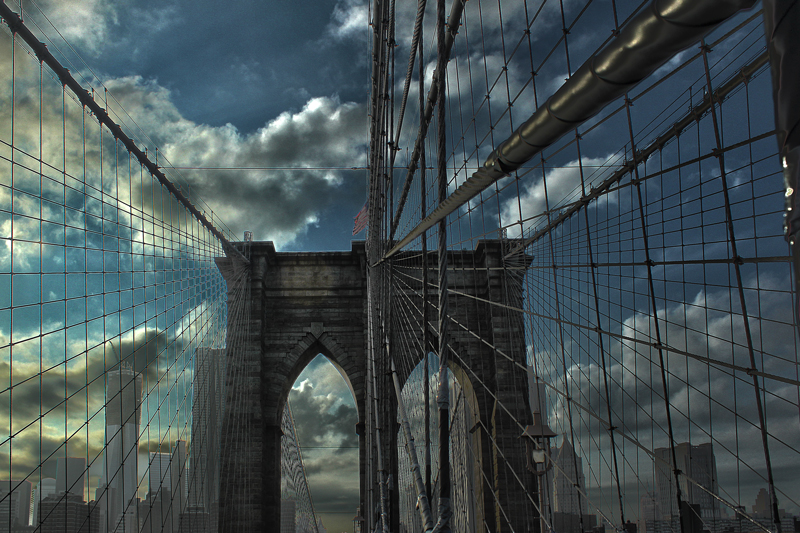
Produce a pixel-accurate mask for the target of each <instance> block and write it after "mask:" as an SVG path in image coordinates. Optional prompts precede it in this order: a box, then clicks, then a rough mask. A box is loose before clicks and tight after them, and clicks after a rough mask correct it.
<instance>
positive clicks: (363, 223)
mask: <svg viewBox="0 0 800 533" xmlns="http://www.w3.org/2000/svg"><path fill="white" fill-rule="evenodd" d="M368 221H369V202H367V203H365V204H364V207H362V208H361V211H359V212H358V214H357V215H356V216H355V220H354V224H353V235H358V234H359V233H361V232H362V231H364V228H366V227H367V222H368Z"/></svg>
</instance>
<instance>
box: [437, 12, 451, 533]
mask: <svg viewBox="0 0 800 533" xmlns="http://www.w3.org/2000/svg"><path fill="white" fill-rule="evenodd" d="M444 25H445V17H444V0H437V2H436V48H437V60H436V63H437V65H436V72H437V74H438V76H437V77H438V80H439V84H438V86H437V94H436V128H437V139H436V140H437V143H436V165H437V182H438V189H439V191H438V192H439V204H441V203H442V202H443V201H444V200H445V199H446V198H447V154H446V138H445V135H446V128H445V113H444V95H445V86H446V84H447V71H446V69H447V58H446V57H445V53H446V49H445V42H444V39H445V32H444ZM438 253H439V392H438V395H437V398H436V403H437V405H438V407H439V513H438V514H439V520H438V522H437V524H436V529H435V530H434V531H436V532H442V533H449V532H450V515H451V509H450V387H449V384H448V381H447V362H448V359H449V354H448V351H447V325H448V324H447V217H444V218H442V219H441V220H439V249H438Z"/></svg>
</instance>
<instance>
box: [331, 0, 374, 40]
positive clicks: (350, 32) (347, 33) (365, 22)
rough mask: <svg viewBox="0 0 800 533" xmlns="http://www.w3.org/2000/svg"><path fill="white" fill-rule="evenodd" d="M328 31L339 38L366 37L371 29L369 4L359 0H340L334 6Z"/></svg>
mask: <svg viewBox="0 0 800 533" xmlns="http://www.w3.org/2000/svg"><path fill="white" fill-rule="evenodd" d="M328 31H329V32H330V34H331V35H332V36H333V37H334V38H337V39H345V38H350V37H365V36H366V35H367V34H368V32H369V31H370V27H369V7H368V4H367V3H366V2H360V1H359V0H339V2H337V4H336V6H335V7H334V8H333V13H332V14H331V23H330V24H329V26H328Z"/></svg>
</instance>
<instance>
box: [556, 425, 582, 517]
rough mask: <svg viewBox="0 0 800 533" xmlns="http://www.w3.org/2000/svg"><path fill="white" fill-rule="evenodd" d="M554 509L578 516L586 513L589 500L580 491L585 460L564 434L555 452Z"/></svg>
mask: <svg viewBox="0 0 800 533" xmlns="http://www.w3.org/2000/svg"><path fill="white" fill-rule="evenodd" d="M553 462H554V463H555V468H553V470H554V472H553V511H554V512H559V513H567V514H571V515H575V516H577V517H580V516H583V515H585V514H586V511H587V509H588V505H587V501H586V498H585V497H584V496H582V495H581V494H580V493H579V492H578V489H577V487H576V486H575V485H576V484H577V485H578V487H581V488H583V487H584V486H585V485H584V477H583V461H582V460H581V458H580V457H578V454H576V453H575V449H574V448H573V447H572V444H570V442H569V439H568V438H567V436H566V435H564V439H563V442H562V443H561V447H560V448H558V450H557V451H555V452H554V453H553Z"/></svg>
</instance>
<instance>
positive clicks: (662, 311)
mask: <svg viewBox="0 0 800 533" xmlns="http://www.w3.org/2000/svg"><path fill="white" fill-rule="evenodd" d="M712 3H713V2H710V3H708V5H710V4H712ZM653 4H657V3H653ZM697 5H698V6H699V5H700V3H698V4H697ZM416 7H418V9H413V8H416ZM445 7H446V9H447V13H448V17H449V18H448V19H447V28H446V33H445V37H446V39H445V45H446V46H445V47H444V48H438V50H437V37H436V12H437V5H436V3H434V2H428V3H427V4H426V3H425V2H420V3H419V4H418V6H412V5H409V4H402V5H401V4H400V3H398V4H397V5H395V4H394V3H392V2H376V3H375V6H374V11H373V12H372V22H373V26H374V29H375V36H376V39H375V41H374V44H373V50H372V52H373V78H372V79H373V100H372V104H373V107H372V144H371V150H372V151H371V157H372V181H371V191H370V202H371V203H370V208H371V217H372V218H371V219H370V236H369V241H368V245H369V253H370V257H371V263H372V265H373V266H372V270H371V273H372V275H373V276H374V277H376V278H378V279H377V280H376V281H375V282H374V284H373V285H372V286H371V289H372V291H373V294H374V295H375V302H376V303H375V308H376V309H375V311H374V313H375V315H378V317H379V318H375V319H374V320H373V321H372V322H371V327H372V328H373V332H374V333H373V334H374V335H375V336H376V339H377V340H375V341H374V342H375V348H374V351H373V355H372V356H373V357H374V358H375V364H376V366H377V368H378V369H377V370H376V376H377V378H376V392H375V394H376V395H377V396H378V397H379V398H380V399H381V401H382V402H386V404H387V407H383V408H382V407H381V406H380V402H379V405H378V406H377V407H375V409H376V410H377V413H378V419H377V421H376V422H375V423H374V424H375V425H376V427H379V426H386V427H389V426H388V425H390V424H393V423H394V421H395V415H393V414H392V413H393V408H392V407H391V405H392V404H393V403H395V402H397V401H400V400H402V401H403V402H404V403H405V404H406V405H405V409H406V410H407V411H408V413H409V415H408V419H409V421H410V423H411V425H412V426H413V434H414V438H415V446H416V448H417V455H418V457H419V462H420V465H419V467H420V471H421V472H423V477H425V474H424V472H425V467H426V465H425V460H424V459H423V457H424V456H425V453H426V451H425V447H426V438H425V437H426V435H428V436H429V437H430V448H431V455H432V456H433V457H434V458H433V459H432V460H431V464H432V472H433V473H432V476H431V478H432V480H433V481H432V483H433V485H434V486H433V487H432V488H431V493H430V494H429V495H428V498H429V500H430V505H431V508H432V509H433V515H434V516H433V519H434V521H436V520H437V519H438V517H437V504H436V499H437V498H438V496H437V494H438V492H437V490H438V488H437V487H436V485H437V484H439V485H440V484H441V480H440V479H438V477H437V472H438V471H439V466H438V459H437V457H438V451H437V450H438V446H439V443H438V440H439V432H440V431H441V430H440V429H437V416H438V415H437V403H436V394H437V388H438V386H437V385H436V381H435V379H434V378H433V377H431V378H430V380H429V381H427V383H429V384H430V387H431V389H430V392H429V394H428V395H427V396H426V395H425V390H426V379H425V378H424V377H422V376H420V375H419V374H420V372H422V370H421V369H422V368H424V366H425V363H423V362H421V361H422V360H423V358H424V356H425V355H424V354H426V353H428V352H434V353H436V352H437V351H438V350H437V346H438V343H439V342H440V341H439V339H438V336H439V335H440V334H441V331H442V329H441V326H439V325H438V324H437V322H438V321H441V320H444V321H446V322H447V324H448V325H449V327H448V330H447V331H448V333H447V335H448V338H447V339H446V346H447V348H446V350H447V351H448V352H449V358H450V362H449V363H448V365H449V368H450V370H452V371H453V372H454V373H455V376H456V377H455V378H454V379H455V383H457V384H458V385H457V386H454V388H453V391H451V395H450V407H449V409H450V412H449V415H450V417H451V422H450V433H451V443H450V449H451V452H450V461H451V465H450V468H451V488H450V490H451V493H450V494H451V496H450V497H451V498H452V499H453V502H455V501H456V499H457V498H460V497H461V496H459V494H460V493H463V491H464V489H463V488H460V487H464V486H465V485H464V484H463V480H464V479H469V480H470V484H468V485H466V487H467V492H468V493H469V494H470V504H469V505H462V504H458V505H456V504H455V503H452V505H451V509H452V511H453V512H454V516H453V518H452V520H451V521H450V527H451V528H452V530H454V531H456V530H458V531H462V530H468V531H500V530H504V531H505V530H514V531H547V530H554V531H559V532H562V531H569V532H573V531H574V532H576V533H578V532H582V531H590V530H592V529H593V528H596V527H598V528H611V529H615V530H623V529H625V530H626V531H637V530H638V531H640V532H642V533H644V532H647V533H656V532H657V533H664V532H667V531H675V532H677V531H680V532H681V533H686V532H689V531H701V530H707V531H711V532H722V531H739V530H741V531H773V532H775V531H790V530H792V529H793V528H794V525H793V522H792V518H791V516H792V515H793V514H797V513H798V511H800V505H798V502H800V493H798V486H797V483H796V479H797V476H798V474H800V470H799V469H800V448H798V445H797V442H800V441H799V440H798V437H800V434H798V431H799V430H798V424H797V410H798V404H800V401H799V397H798V384H799V383H798V376H799V375H800V367H798V358H797V341H798V339H797V331H798V330H797V317H796V315H795V312H794V310H793V304H792V301H793V291H794V290H795V287H794V286H793V281H792V270H791V269H792V263H791V257H790V253H789V251H788V247H787V244H786V241H785V240H784V236H783V228H782V223H783V221H782V215H783V208H784V193H785V194H786V196H788V195H789V194H790V193H791V190H789V191H785V190H784V184H783V176H782V169H781V164H780V159H779V157H778V150H777V144H776V141H775V136H774V128H775V126H774V123H773V107H772V87H771V83H770V75H769V68H770V67H769V64H768V61H767V54H766V51H765V50H766V46H765V38H764V28H763V20H762V13H761V11H760V10H759V7H760V6H759V5H757V6H756V7H754V8H752V9H744V10H742V11H740V12H738V13H737V14H735V15H734V16H732V17H731V18H729V19H728V20H726V21H724V22H723V23H722V24H720V25H719V26H717V27H715V28H714V29H713V30H712V31H710V32H709V33H707V34H706V35H705V36H703V37H702V38H701V37H698V38H697V42H696V43H695V44H693V45H692V46H690V47H689V48H687V49H685V50H684V51H682V52H680V53H678V54H677V55H675V56H674V57H673V58H671V59H670V60H669V61H668V62H667V63H665V64H664V65H662V66H658V68H654V71H653V73H652V74H651V75H649V76H648V77H646V78H645V79H644V81H643V82H642V83H640V84H638V85H637V86H636V87H633V88H631V89H630V90H629V91H628V92H627V93H626V94H624V95H622V96H621V97H619V98H616V99H612V100H611V101H610V102H608V103H607V104H604V105H601V106H600V108H599V113H598V114H597V115H596V116H594V117H593V118H590V119H588V120H586V121H585V122H580V123H575V124H574V125H573V126H572V130H571V131H570V132H568V133H567V134H566V135H563V136H557V137H555V138H553V139H552V140H551V143H550V144H549V145H548V146H545V147H544V148H543V149H541V150H540V151H538V152H536V153H535V154H534V155H533V156H532V157H530V158H529V159H528V160H526V161H525V162H523V163H522V164H521V166H520V168H519V169H518V170H514V171H512V172H510V175H508V176H507V177H503V178H501V179H495V180H491V181H485V182H483V183H484V186H483V187H482V188H478V189H471V190H472V191H473V192H474V193H475V194H474V196H473V197H471V199H469V200H463V197H459V196H458V195H459V194H460V192H461V191H462V190H467V189H465V188H469V187H474V185H470V182H469V180H470V179H472V177H473V176H474V175H477V174H475V172H476V170H480V169H481V168H483V167H482V166H483V165H484V161H487V158H488V160H489V161H490V162H491V161H493V159H492V157H494V156H493V155H492V156H490V154H492V151H493V150H496V149H497V148H498V146H500V145H501V144H502V143H504V142H505V141H506V140H507V139H512V140H513V139H514V137H513V136H512V133H513V132H514V131H515V129H516V128H518V127H519V126H520V125H521V124H522V123H523V122H524V121H525V120H527V119H528V118H529V117H531V116H532V115H533V114H534V113H535V112H537V110H540V109H541V107H542V106H543V105H545V102H546V101H547V99H548V98H549V97H551V96H552V95H553V94H554V93H555V92H556V91H557V90H558V88H559V87H561V86H562V85H563V84H564V83H565V80H567V79H569V78H570V77H571V76H572V75H573V74H575V73H576V72H577V71H578V70H579V69H580V68H581V65H584V64H585V63H586V64H590V63H591V58H592V57H594V56H595V55H596V54H598V53H599V51H601V50H603V49H604V48H606V47H609V46H613V45H614V42H615V39H616V38H617V36H618V35H620V32H623V31H624V29H625V27H626V25H629V24H631V23H632V22H635V20H636V18H637V17H638V16H643V14H645V13H647V12H648V10H651V9H655V7H653V5H651V2H638V1H616V2H592V1H588V2H558V1H556V2H551V1H545V2H530V1H521V2H500V1H495V2H483V1H481V2H466V3H462V2H459V1H458V0H454V1H453V2H447V3H446V4H445ZM744 7H747V6H744ZM415 20H416V21H417V25H416V26H415ZM420 20H421V24H420V23H419V21H420ZM642 32H643V33H642V37H641V38H642V39H643V40H645V41H646V40H647V38H648V36H647V34H646V29H643V30H642ZM383 43H388V44H387V45H386V46H384V44H383ZM437 53H438V54H442V53H444V54H445V57H446V59H449V62H448V63H447V70H446V74H445V75H444V76H443V75H442V74H441V73H440V72H439V70H434V69H436V68H437V67H436V64H437ZM439 57H441V56H439ZM407 58H410V59H408V61H409V62H408V69H407V74H406V76H405V77H403V76H402V73H403V72H404V71H406V69H404V68H402V67H405V66H406V61H407ZM439 65H441V62H440V63H439ZM443 79H446V83H445V85H446V98H445V100H444V110H445V115H444V117H445V119H444V123H441V117H442V115H437V112H438V107H437V106H439V105H440V104H439V103H438V102H437V100H436V90H435V89H436V85H437V83H441V82H442V80H443ZM577 91H578V90H577V89H576V92H577ZM573 96H574V99H573V100H569V102H570V105H573V106H576V107H580V106H584V105H585V106H587V107H588V106H590V105H593V104H594V102H587V100H586V98H587V97H585V96H582V95H580V94H576V95H573ZM582 98H583V99H582ZM598 105H599V104H598ZM550 111H551V112H552V113H553V114H558V113H559V112H563V110H562V109H561V108H559V109H551V110H550ZM547 124H548V123H545V122H541V123H539V124H538V126H537V127H538V128H540V129H539V130H536V129H535V128H534V129H531V130H530V131H534V132H536V131H541V129H542V128H546V127H548V126H547ZM442 130H443V131H444V136H442V135H441V132H442ZM526 135H530V136H531V137H533V136H534V134H533V133H530V132H528V133H526ZM510 136H512V137H510ZM509 142H511V141H509ZM442 144H443V146H442ZM522 144H524V143H522ZM525 149H526V150H527V148H525ZM519 150H520V152H521V151H522V150H523V148H519ZM442 154H444V155H443V156H442ZM509 157H510V156H509ZM520 157H521V156H520ZM487 165H489V163H487ZM501 166H502V165H501ZM494 168H495V169H496V168H497V165H495V167H494ZM441 173H443V174H444V176H445V181H446V194H445V196H444V197H442V196H440V195H438V194H437V189H438V187H439V185H438V184H437V179H439V178H437V174H439V175H441ZM459 187H462V189H459ZM457 189H458V191H459V192H456V191H457ZM444 198H447V202H445V203H443V204H441V205H440V203H441V202H442V200H443V199H444ZM457 198H460V199H461V200H457ZM443 206H445V207H446V211H445V212H446V213H448V214H447V215H446V216H445V218H444V219H443V220H444V221H445V225H444V226H441V225H437V223H436V222H434V223H432V224H431V223H427V224H426V223H425V222H424V221H425V220H426V217H428V216H429V215H431V213H433V214H434V215H436V213H437V212H438V211H437V209H439V210H442V209H445V207H443ZM420 228H423V230H420ZM443 232H444V234H443ZM408 235H410V236H411V237H410V240H408V239H406V236H408ZM442 239H443V240H444V242H445V243H446V245H445V247H444V248H442V247H441V246H439V247H437V242H441V240H442ZM406 241H408V242H406ZM398 242H399V243H400V244H399V245H398V244H397V243H398ZM492 246H494V247H495V248H496V249H497V250H498V251H497V252H496V253H495V252H492V253H491V254H490V253H489V251H488V250H489V249H490V248H491V247H492ZM443 250H446V252H444V251H443ZM482 250H484V251H485V253H484V251H482ZM442 253H446V254H447V256H448V257H449V266H448V271H449V284H446V283H444V284H443V281H442V272H441V271H440V270H439V268H440V265H441V262H440V261H439V259H438V258H439V257H440V255H441V254H442ZM459 258H462V259H463V260H462V259H459ZM440 291H446V293H447V296H446V300H445V301H446V302H448V307H447V308H446V313H445V314H444V316H442V315H441V314H440V309H441V305H440V304H441V301H442V300H441V298H440V295H439V293H440ZM377 302H381V303H377ZM386 338H388V339H390V340H389V341H387V342H384V339H386ZM384 344H385V345H384ZM477 354H480V355H477ZM384 359H392V360H393V361H394V363H395V364H396V366H397V367H398V370H397V373H398V374H399V375H400V377H401V381H403V380H404V382H405V385H404V388H403V393H402V395H400V394H396V393H395V392H394V390H393V389H392V387H391V385H390V384H389V385H388V386H387V385H382V384H381V381H380V379H381V378H380V376H381V374H382V371H381V365H386V364H385V363H382V360H384ZM384 368H385V366H384ZM437 369H438V365H437V368H434V367H431V368H430V369H429V370H430V373H429V375H430V376H433V375H434V374H435V372H436V371H437ZM412 370H413V372H412ZM459 389H471V390H473V391H474V396H475V398H476V402H477V405H478V406H479V408H478V409H477V410H476V411H475V412H473V413H472V414H471V416H474V419H469V418H467V420H469V422H468V423H466V424H464V423H463V422H462V421H460V420H461V419H459V418H458V417H459V416H462V417H463V415H461V414H460V413H462V412H463V411H460V410H459V409H462V406H463V405H464V404H463V403H462V404H459V402H458V400H457V399H456V398H457V397H458V393H457V392H455V391H456V390H459ZM425 398H429V400H428V401H427V405H428V408H427V410H428V413H429V414H428V416H429V418H428V420H429V422H428V425H427V426H426V422H425V420H426V418H425V414H424V412H425V410H426V400H425ZM381 409H383V410H384V411H385V412H386V413H388V414H386V415H385V417H386V418H383V419H382V418H380V417H381V416H382V412H383V411H381ZM543 426H547V431H544V430H543V429H542V427H543ZM426 428H427V429H426ZM550 432H551V433H552V434H550ZM373 435H375V437H374V438H376V439H380V440H381V442H379V443H376V444H375V446H383V447H384V449H386V450H387V451H386V452H384V454H388V453H389V452H388V450H389V448H390V447H391V446H392V444H391V442H389V439H388V438H387V437H386V436H385V435H383V434H382V433H381V432H380V431H376V428H373ZM396 439H397V446H396V447H395V448H394V449H396V450H397V454H400V458H399V459H398V462H397V469H398V471H399V474H398V490H399V491H400V492H401V494H402V496H401V497H400V506H399V508H400V510H399V516H398V517H396V518H395V517H391V516H389V517H384V514H383V513H381V512H379V511H378V510H377V508H378V507H379V504H380V503H381V502H380V498H381V496H380V495H379V490H378V488H379V487H380V484H381V483H384V481H382V480H381V479H380V477H379V476H376V475H374V476H373V479H372V481H373V483H375V485H374V486H375V487H376V488H375V490H374V492H373V496H372V498H373V499H372V500H371V501H372V502H373V503H372V506H371V508H372V510H373V511H374V513H375V514H374V515H373V518H372V520H373V521H372V522H371V524H372V527H373V528H375V527H377V528H378V529H381V528H383V529H382V530H383V531H386V530H393V529H392V528H395V527H397V528H399V530H404V529H403V528H405V530H408V531H417V530H422V529H423V525H422V524H423V521H424V518H422V517H421V514H420V511H419V508H418V501H419V497H420V491H419V490H418V488H417V487H416V486H414V483H413V481H412V480H413V477H412V473H413V470H412V464H411V463H410V462H409V459H408V456H407V454H406V451H405V446H406V443H407V440H406V437H405V436H404V434H403V432H402V431H399V432H398V433H397V435H396ZM464 442H475V443H476V444H475V445H474V447H473V448H474V449H479V450H480V451H479V453H477V454H473V455H472V456H471V458H470V459H468V460H467V462H466V463H465V462H464V461H463V457H464V456H469V450H470V449H471V447H470V446H469V445H467V446H465V445H464ZM520 443H524V445H521V444H520ZM521 446H523V447H522V448H521ZM384 462H387V461H386V459H384ZM388 462H390V461H388ZM387 468H392V467H389V466H387ZM423 492H424V491H423ZM457 524H458V525H457ZM464 524H469V525H467V526H465V525H464ZM637 528H638V529H637ZM442 530H444V529H442Z"/></svg>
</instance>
